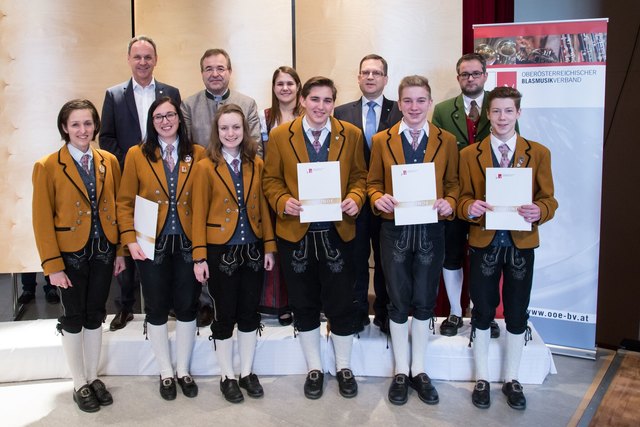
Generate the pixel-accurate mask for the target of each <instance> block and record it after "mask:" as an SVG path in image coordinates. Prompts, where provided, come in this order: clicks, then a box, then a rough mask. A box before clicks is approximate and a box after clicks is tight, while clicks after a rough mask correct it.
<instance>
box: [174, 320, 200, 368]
mask: <svg viewBox="0 0 640 427" xmlns="http://www.w3.org/2000/svg"><path fill="white" fill-rule="evenodd" d="M195 341H196V321H195V320H192V321H191V322H181V321H179V320H177V321H176V373H177V374H178V378H182V377H184V376H186V375H189V371H190V370H189V367H190V365H191V354H192V353H193V345H194V343H195Z"/></svg>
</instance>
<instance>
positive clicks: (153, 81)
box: [131, 77, 156, 90]
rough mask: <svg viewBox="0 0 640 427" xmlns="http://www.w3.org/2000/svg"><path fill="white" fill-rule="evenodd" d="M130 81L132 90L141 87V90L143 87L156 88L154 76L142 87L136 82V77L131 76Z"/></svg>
mask: <svg viewBox="0 0 640 427" xmlns="http://www.w3.org/2000/svg"><path fill="white" fill-rule="evenodd" d="M131 81H132V82H133V90H140V89H143V90H145V89H154V90H155V88H156V79H155V77H152V78H151V82H150V83H149V85H148V86H146V87H143V86H142V85H140V84H138V82H137V81H136V79H134V78H133V77H131ZM138 88H139V89H138Z"/></svg>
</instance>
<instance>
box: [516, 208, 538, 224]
mask: <svg viewBox="0 0 640 427" xmlns="http://www.w3.org/2000/svg"><path fill="white" fill-rule="evenodd" d="M518 213H519V214H520V216H522V217H524V220H525V221H527V222H528V223H532V222H536V221H538V220H540V206H538V205H535V204H531V205H522V206H520V207H519V208H518Z"/></svg>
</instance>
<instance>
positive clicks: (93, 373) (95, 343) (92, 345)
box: [82, 327, 102, 384]
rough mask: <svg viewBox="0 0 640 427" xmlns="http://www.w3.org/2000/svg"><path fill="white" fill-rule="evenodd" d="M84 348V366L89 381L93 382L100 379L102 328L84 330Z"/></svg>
mask: <svg viewBox="0 0 640 427" xmlns="http://www.w3.org/2000/svg"><path fill="white" fill-rule="evenodd" d="M82 335H83V336H82V338H83V343H82V347H83V348H84V368H85V372H86V375H87V382H88V383H89V384H91V383H92V382H93V381H94V380H96V379H98V364H99V363H100V353H101V351H102V328H101V327H98V328H96V329H86V328H84V329H83V330H82Z"/></svg>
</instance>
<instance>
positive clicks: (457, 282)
mask: <svg viewBox="0 0 640 427" xmlns="http://www.w3.org/2000/svg"><path fill="white" fill-rule="evenodd" d="M442 277H443V278H444V287H445V289H446V290H447V296H448V297H449V305H450V306H451V311H450V313H451V314H455V315H456V316H459V317H462V304H461V302H460V297H461V296H462V269H461V268H459V269H457V270H447V269H446V268H443V269H442Z"/></svg>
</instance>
